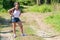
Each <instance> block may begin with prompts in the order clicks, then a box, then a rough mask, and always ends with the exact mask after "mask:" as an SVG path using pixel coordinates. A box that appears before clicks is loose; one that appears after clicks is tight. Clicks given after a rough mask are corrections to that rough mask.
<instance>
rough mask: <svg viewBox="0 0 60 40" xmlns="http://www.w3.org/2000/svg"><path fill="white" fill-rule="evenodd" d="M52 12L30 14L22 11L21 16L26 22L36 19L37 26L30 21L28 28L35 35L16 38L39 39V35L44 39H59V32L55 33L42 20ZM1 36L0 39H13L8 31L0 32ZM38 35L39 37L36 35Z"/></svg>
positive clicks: (23, 39) (20, 39) (22, 39)
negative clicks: (5, 32)
mask: <svg viewBox="0 0 60 40" xmlns="http://www.w3.org/2000/svg"><path fill="white" fill-rule="evenodd" d="M51 14H52V13H45V14H34V13H33V14H32V13H31V14H30V13H23V14H22V16H23V17H26V20H25V21H26V22H27V23H28V24H29V23H30V22H31V21H36V25H38V26H37V27H35V26H33V25H32V24H31V23H30V26H29V27H30V28H32V29H33V30H34V31H35V32H36V33H35V35H37V36H25V37H21V36H20V37H19V39H18V40H41V39H40V37H42V38H43V39H45V40H60V36H59V34H57V33H56V32H55V31H54V29H53V28H51V25H49V24H45V23H44V22H43V20H44V18H46V17H48V16H49V15H51ZM1 35H2V36H4V35H5V36H4V37H3V39H2V40H4V39H6V40H15V39H14V38H13V37H12V35H11V34H10V33H7V34H1ZM6 36H7V37H6ZM38 36H39V37H38Z"/></svg>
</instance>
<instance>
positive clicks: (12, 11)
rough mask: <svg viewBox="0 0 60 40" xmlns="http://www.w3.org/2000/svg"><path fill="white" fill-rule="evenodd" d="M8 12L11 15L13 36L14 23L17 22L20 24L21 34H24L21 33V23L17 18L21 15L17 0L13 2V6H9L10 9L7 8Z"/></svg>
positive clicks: (14, 31)
mask: <svg viewBox="0 0 60 40" xmlns="http://www.w3.org/2000/svg"><path fill="white" fill-rule="evenodd" d="M8 12H9V14H10V15H11V17H12V25H13V33H14V37H16V23H18V25H19V26H20V29H21V32H22V35H23V36H24V34H23V25H22V22H21V20H20V19H19V17H20V15H21V12H20V10H19V2H15V3H14V7H13V8H11V9H10V10H8Z"/></svg>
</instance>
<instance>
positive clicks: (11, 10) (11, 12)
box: [8, 8, 14, 16]
mask: <svg viewBox="0 0 60 40" xmlns="http://www.w3.org/2000/svg"><path fill="white" fill-rule="evenodd" d="M13 10H14V8H11V9H9V10H8V12H9V14H10V15H11V16H12V15H13Z"/></svg>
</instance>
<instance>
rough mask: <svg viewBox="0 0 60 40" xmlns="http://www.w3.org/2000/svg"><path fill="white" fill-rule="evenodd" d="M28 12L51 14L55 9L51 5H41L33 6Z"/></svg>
mask: <svg viewBox="0 0 60 40" xmlns="http://www.w3.org/2000/svg"><path fill="white" fill-rule="evenodd" d="M26 11H30V12H41V13H44V12H51V11H53V7H52V6H51V5H41V6H37V5H35V6H31V7H28V9H27V10H26Z"/></svg>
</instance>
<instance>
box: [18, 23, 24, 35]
mask: <svg viewBox="0 0 60 40" xmlns="http://www.w3.org/2000/svg"><path fill="white" fill-rule="evenodd" d="M18 25H19V26H20V29H21V32H22V34H23V25H22V22H18Z"/></svg>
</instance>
